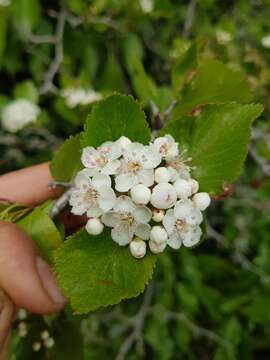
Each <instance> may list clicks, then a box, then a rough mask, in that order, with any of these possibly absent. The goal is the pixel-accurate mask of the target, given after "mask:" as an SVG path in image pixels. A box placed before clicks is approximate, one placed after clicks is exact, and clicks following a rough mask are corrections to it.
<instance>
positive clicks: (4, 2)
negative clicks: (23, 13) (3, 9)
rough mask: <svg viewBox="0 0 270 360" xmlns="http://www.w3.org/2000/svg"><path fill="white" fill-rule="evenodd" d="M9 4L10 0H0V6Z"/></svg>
mask: <svg viewBox="0 0 270 360" xmlns="http://www.w3.org/2000/svg"><path fill="white" fill-rule="evenodd" d="M10 4H11V1H10V0H0V6H9V5H10Z"/></svg>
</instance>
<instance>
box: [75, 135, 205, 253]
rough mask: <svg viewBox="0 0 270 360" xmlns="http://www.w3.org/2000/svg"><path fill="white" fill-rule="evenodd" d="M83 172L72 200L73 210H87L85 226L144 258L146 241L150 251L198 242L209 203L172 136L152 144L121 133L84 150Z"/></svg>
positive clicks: (77, 180) (160, 138)
mask: <svg viewBox="0 0 270 360" xmlns="http://www.w3.org/2000/svg"><path fill="white" fill-rule="evenodd" d="M81 160H82V163H83V165H84V167H85V168H84V169H83V170H81V171H80V172H79V173H78V174H77V176H76V178H75V180H74V188H73V192H72V194H71V198H70V205H71V212H72V213H73V214H75V215H84V214H86V215H87V217H88V218H89V220H88V222H87V224H86V230H87V232H88V233H89V234H91V235H98V234H100V233H101V232H102V231H103V229H104V226H107V227H110V228H112V230H111V237H112V239H113V240H114V241H115V242H116V243H118V244H119V245H120V246H125V245H129V248H130V251H131V254H132V255H133V256H134V257H136V258H142V257H144V255H145V254H146V251H147V244H148V247H149V249H150V250H151V252H152V253H155V254H157V253H161V252H163V251H164V249H165V248H166V246H167V245H169V246H170V247H172V248H174V249H179V248H180V246H181V245H182V244H183V245H184V246H187V247H191V246H194V245H195V244H197V243H198V242H199V241H200V237H201V234H202V231H201V228H200V224H201V223H202V221H203V216H202V211H204V210H205V209H206V208H207V207H208V206H209V204H210V197H209V195H208V194H207V193H205V192H198V190H199V184H198V182H197V181H196V180H195V179H192V177H191V175H190V170H191V169H190V167H189V166H188V165H187V162H188V161H189V159H188V160H187V161H185V160H184V159H183V152H182V153H180V152H179V147H178V143H176V142H175V140H174V138H173V137H172V136H170V135H165V136H164V137H159V138H156V139H155V140H154V141H153V142H151V143H150V144H149V145H143V144H140V143H136V142H131V140H130V139H128V138H127V137H124V136H122V137H121V138H119V139H118V140H117V141H115V142H105V143H103V144H102V145H101V146H99V147H98V148H93V147H86V148H84V149H83V152H82V157H81Z"/></svg>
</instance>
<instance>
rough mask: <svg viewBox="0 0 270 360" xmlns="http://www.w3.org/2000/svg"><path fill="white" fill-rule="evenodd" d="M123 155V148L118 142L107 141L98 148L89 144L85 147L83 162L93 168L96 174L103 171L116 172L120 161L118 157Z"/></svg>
mask: <svg viewBox="0 0 270 360" xmlns="http://www.w3.org/2000/svg"><path fill="white" fill-rule="evenodd" d="M120 156H121V148H120V146H119V144H117V142H112V141H107V142H105V143H104V144H102V145H101V146H99V147H98V148H97V149H95V148H94V147H91V146H88V147H86V148H84V149H83V153H82V159H81V160H82V163H83V165H84V166H85V167H86V168H88V169H90V170H91V174H92V175H94V174H96V173H97V172H101V173H102V174H105V175H112V174H116V172H117V170H118V168H119V166H120V161H119V160H118V158H119V157H120Z"/></svg>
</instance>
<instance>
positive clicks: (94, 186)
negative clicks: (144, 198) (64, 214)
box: [70, 169, 116, 217]
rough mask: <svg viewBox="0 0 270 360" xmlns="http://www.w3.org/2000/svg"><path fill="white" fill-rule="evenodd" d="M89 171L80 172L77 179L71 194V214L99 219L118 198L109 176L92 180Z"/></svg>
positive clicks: (95, 177) (98, 176)
mask: <svg viewBox="0 0 270 360" xmlns="http://www.w3.org/2000/svg"><path fill="white" fill-rule="evenodd" d="M91 173H92V172H91V171H90V174H89V170H88V169H84V170H82V171H80V172H79V173H78V174H77V176H76V178H75V186H76V187H75V189H74V191H73V193H72V194H71V198H70V205H71V206H72V209H71V212H72V213H73V214H75V215H83V214H84V213H85V212H87V216H88V217H98V216H100V215H102V214H103V213H104V212H105V211H108V210H111V209H112V208H113V206H114V203H115V200H116V196H115V193H114V191H113V189H112V188H111V179H110V177H109V176H107V175H102V174H97V175H95V176H94V177H93V178H92V179H91V177H90V175H91Z"/></svg>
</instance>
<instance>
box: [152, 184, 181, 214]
mask: <svg viewBox="0 0 270 360" xmlns="http://www.w3.org/2000/svg"><path fill="white" fill-rule="evenodd" d="M176 200H177V194H176V190H175V188H174V187H173V186H172V185H171V184H169V183H160V184H157V185H156V186H155V187H154V188H153V191H152V195H151V200H150V201H151V204H152V205H153V206H154V207H156V208H158V209H168V208H170V207H172V206H173V205H174V204H175V202H176Z"/></svg>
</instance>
